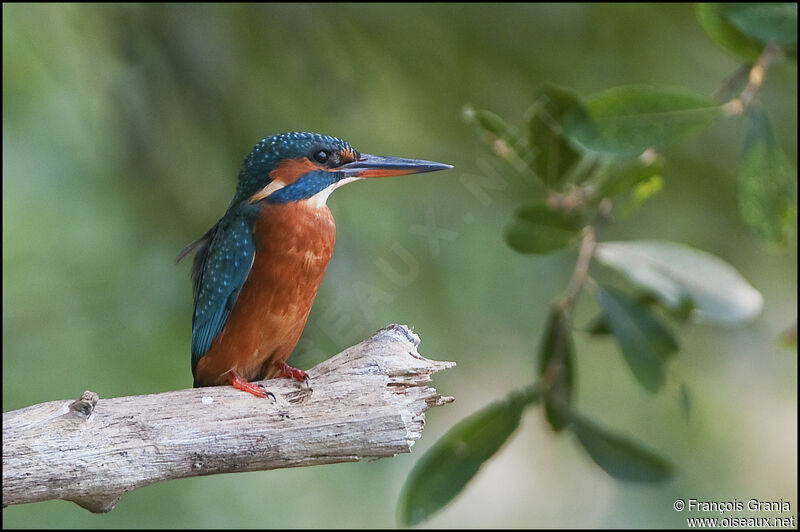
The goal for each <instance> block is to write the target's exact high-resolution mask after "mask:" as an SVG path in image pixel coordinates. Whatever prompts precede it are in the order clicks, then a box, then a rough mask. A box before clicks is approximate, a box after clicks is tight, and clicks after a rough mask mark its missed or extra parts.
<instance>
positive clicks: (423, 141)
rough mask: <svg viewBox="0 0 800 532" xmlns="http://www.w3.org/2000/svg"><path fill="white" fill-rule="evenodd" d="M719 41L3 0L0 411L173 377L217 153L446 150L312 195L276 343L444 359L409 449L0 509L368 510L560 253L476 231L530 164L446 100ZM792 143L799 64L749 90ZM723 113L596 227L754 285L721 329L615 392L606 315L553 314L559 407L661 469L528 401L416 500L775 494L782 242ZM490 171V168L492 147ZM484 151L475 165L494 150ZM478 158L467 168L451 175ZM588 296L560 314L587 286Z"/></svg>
mask: <svg viewBox="0 0 800 532" xmlns="http://www.w3.org/2000/svg"><path fill="white" fill-rule="evenodd" d="M737 66H738V63H737V61H736V60H735V59H734V58H733V57H731V56H729V55H728V54H727V53H726V52H725V51H724V50H722V49H720V48H718V47H717V46H716V45H715V44H713V43H712V42H711V41H710V40H709V39H708V38H707V36H706V35H705V34H704V32H703V30H702V29H701V28H700V26H699V24H698V23H697V21H696V20H695V15H694V11H693V8H692V6H690V5H646V6H643V5H633V4H625V5H576V4H570V5H480V4H470V5H263V6H254V5H245V6H243V5H230V6H228V5H226V6H216V5H196V6H190V5H180V6H178V5H121V6H103V5H81V6H76V5H49V6H48V5H35V6H34V5H9V4H4V5H3V410H4V411H9V410H13V409H17V408H21V407H24V406H27V405H31V404H34V403H41V402H44V401H50V400H55V399H71V398H77V397H78V396H79V395H80V394H81V392H83V391H84V390H85V389H91V390H93V391H95V392H97V393H99V394H100V397H101V398H102V397H112V396H122V395H134V394H146V393H157V392H162V391H166V390H174V389H180V388H185V387H189V386H191V371H190V363H189V344H190V321H191V307H192V299H191V286H190V282H189V279H188V270H189V261H186V262H184V263H181V264H180V265H178V266H175V264H174V259H175V256H176V254H177V252H178V250H180V249H181V247H183V245H184V244H186V243H187V242H189V241H191V240H193V239H194V238H196V237H198V236H200V235H201V234H203V232H205V230H206V229H208V227H210V226H211V225H212V224H213V223H214V222H215V221H216V220H217V219H218V218H219V216H221V215H222V213H223V212H224V210H225V208H226V207H227V205H228V202H229V201H230V198H231V197H232V195H233V190H234V186H235V179H236V176H237V173H238V170H239V165H240V163H241V161H242V159H243V158H244V156H245V155H246V154H247V153H248V152H249V151H250V149H251V148H252V146H253V145H254V144H255V143H256V142H257V141H258V140H259V139H261V138H263V137H265V136H268V135H272V134H275V133H280V132H284V131H316V132H321V133H325V134H330V135H335V136H339V137H342V138H344V139H346V140H348V141H349V142H351V143H352V144H353V145H354V146H355V147H356V148H357V149H359V150H361V151H363V152H368V153H375V154H382V155H399V156H407V157H415V158H423V159H431V160H437V161H442V162H446V163H450V164H453V165H455V169H454V170H451V171H449V172H446V173H445V172H442V173H437V174H425V175H419V176H409V177H404V178H396V179H387V180H380V181H374V182H362V183H357V184H354V185H351V186H348V187H346V188H344V189H342V190H339V191H337V192H336V193H335V194H334V195H333V196H332V198H331V199H330V201H329V205H330V207H331V210H332V211H333V213H334V216H335V217H336V221H337V226H338V242H337V248H336V253H335V254H334V258H333V260H332V262H331V265H330V267H329V269H328V274H327V276H326V279H325V282H324V283H323V286H322V289H321V291H320V294H319V296H318V298H317V301H316V304H315V307H314V310H313V311H312V313H311V318H310V320H309V323H308V326H307V328H306V331H305V334H304V338H303V340H302V341H301V343H300V344H299V345H298V350H297V351H296V354H295V356H294V358H293V359H292V360H293V361H294V362H295V365H298V366H300V367H304V368H307V367H310V366H311V365H313V364H315V363H316V362H318V361H320V360H322V359H324V358H326V357H328V356H330V355H332V354H334V353H336V352H338V351H340V350H342V349H343V348H345V347H347V346H349V345H352V344H354V343H357V342H358V341H360V340H362V339H363V338H365V337H366V336H368V335H369V334H371V333H372V332H373V331H374V330H375V329H377V328H379V327H381V326H384V325H386V324H387V323H391V322H399V323H406V324H409V325H413V326H415V327H416V332H417V333H419V334H420V336H421V338H422V344H421V346H420V350H421V352H422V353H423V354H425V355H426V356H428V357H430V358H435V359H445V360H454V361H457V363H458V366H457V367H456V368H455V369H453V370H450V371H448V372H446V373H445V374H441V375H439V376H437V377H436V378H435V381H434V382H435V385H436V386H437V387H438V388H439V389H440V390H441V391H442V392H443V393H446V394H450V395H454V396H455V397H456V402H455V403H453V404H451V405H448V406H446V407H443V408H439V409H436V410H435V411H432V412H430V413H429V414H428V423H427V428H426V430H425V433H424V434H423V437H422V439H421V440H420V441H419V442H418V443H417V444H416V445H415V446H414V451H413V453H412V454H411V455H403V456H398V457H396V458H393V459H384V460H380V461H376V462H370V463H357V464H342V465H335V466H323V467H314V468H305V469H294V470H282V471H272V472H258V473H245V474H235V475H218V476H212V477H203V478H193V479H184V480H178V481H169V482H164V483H159V484H156V485H153V486H150V487H146V488H142V489H138V490H135V491H134V492H131V493H129V494H126V495H125V496H124V497H123V498H122V499H121V501H120V503H119V505H118V506H117V508H116V509H114V510H113V511H112V512H111V513H110V514H107V515H93V514H90V513H89V512H87V511H86V510H83V509H81V508H79V507H78V506H76V505H75V504H73V503H68V502H65V501H50V502H46V503H38V504H33V505H23V506H17V507H9V508H6V509H5V510H3V525H4V526H6V527H78V528H93V527H97V528H115V527H156V528H158V527H165V528H169V527H391V526H395V525H396V523H397V519H396V518H397V514H396V503H397V500H398V496H399V493H400V489H401V486H402V484H403V482H404V480H405V478H406V476H407V474H408V472H409V470H410V468H411V467H412V466H413V464H414V462H415V461H416V460H417V459H418V458H419V456H421V452H423V451H424V450H425V449H427V448H428V447H429V446H430V445H431V444H432V443H433V442H434V441H436V439H437V438H438V437H439V436H441V435H442V434H443V433H444V432H445V431H446V430H447V429H448V428H449V427H451V426H452V425H453V424H455V423H456V422H457V421H458V420H460V419H462V418H463V417H465V416H466V415H468V414H469V413H471V412H473V411H475V410H477V409H478V408H480V407H481V406H484V405H485V404H487V403H489V402H491V401H492V400H494V399H496V398H499V397H501V396H503V395H505V394H506V393H507V392H508V391H509V390H511V389H512V388H513V387H516V386H521V385H524V384H527V383H528V382H530V381H531V379H532V378H533V377H534V374H535V363H534V358H535V353H536V345H537V343H538V341H539V336H540V333H541V329H542V327H543V326H544V321H545V317H546V313H547V311H548V306H549V302H550V301H551V300H552V299H553V298H554V297H556V296H557V295H558V294H559V293H560V292H562V291H563V289H564V287H565V286H566V283H567V280H568V278H569V274H570V272H571V268H572V265H573V264H574V260H575V256H574V252H561V253H558V254H556V255H552V256H543V257H529V256H522V255H518V254H516V253H514V252H513V251H512V250H511V249H510V248H508V246H507V245H506V244H505V243H504V242H503V239H502V237H501V233H502V228H503V226H504V225H505V223H506V222H507V221H508V219H509V217H510V214H511V212H512V210H513V209H514V207H516V206H517V205H518V204H519V203H521V201H522V200H524V199H529V197H530V194H531V192H530V191H531V188H530V186H529V185H528V184H526V183H525V182H524V181H522V180H520V179H519V178H517V177H516V176H515V175H514V174H513V172H511V171H510V170H508V169H507V168H503V167H502V166H498V165H496V164H495V163H494V162H493V161H492V160H491V157H490V156H489V155H488V153H487V151H486V149H485V148H484V146H483V145H482V144H481V142H480V139H479V138H478V136H477V135H475V132H474V131H473V130H472V129H471V128H470V127H468V126H466V125H465V124H464V123H463V121H462V119H461V117H460V109H461V108H462V106H463V105H464V104H467V103H469V104H472V105H474V106H476V107H477V108H485V109H490V110H492V111H494V112H497V113H498V114H500V115H501V116H504V117H505V118H506V119H507V120H509V121H510V122H512V123H514V124H516V125H518V126H521V125H522V124H523V120H522V113H523V112H524V110H525V109H526V108H527V107H528V105H530V103H531V98H532V94H533V92H534V89H535V88H536V87H537V86H539V85H540V84H542V83H545V82H550V83H555V84H559V85H565V86H568V87H571V88H573V89H575V90H577V91H578V92H579V93H582V94H590V93H592V92H596V91H599V90H602V89H604V88H607V87H612V86H617V85H622V84H628V83H649V84H657V85H678V86H685V87H687V88H690V89H693V90H695V91H698V92H703V93H707V94H710V93H712V92H713V91H714V90H715V89H716V88H718V87H719V85H720V84H721V83H722V81H723V80H724V79H725V78H726V77H727V76H728V75H729V74H731V73H732V72H733V71H734V70H735V69H736V68H737ZM761 98H762V101H763V103H764V107H765V108H766V111H767V113H768V114H769V116H770V119H771V121H772V124H773V127H774V129H775V132H776V136H777V138H778V141H779V143H780V144H781V145H782V147H783V148H784V149H785V150H786V151H787V153H788V154H789V157H790V160H791V161H792V164H793V165H794V167H795V168H796V167H797V150H796V146H795V142H796V138H797V137H796V131H797V103H796V98H797V70H796V65H795V63H791V62H784V63H780V64H777V65H775V66H774V67H772V68H770V70H769V72H768V76H767V81H766V84H765V86H764V89H763V91H762V94H761ZM743 129H744V122H743V121H741V120H729V121H723V123H722V124H720V125H718V126H716V127H714V128H713V129H712V130H711V131H709V132H707V133H704V134H702V135H700V136H698V137H694V138H693V139H692V140H691V141H690V142H687V143H683V144H680V145H679V146H677V147H675V148H672V149H670V150H667V152H666V154H665V155H666V160H667V167H666V172H665V175H664V178H665V188H664V190H663V192H662V193H661V194H660V195H659V196H657V197H656V198H655V199H654V200H652V201H650V202H648V203H647V204H646V206H645V207H644V208H643V209H642V210H641V211H639V212H638V213H637V214H636V215H635V216H634V217H632V218H631V219H629V220H627V221H626V222H623V223H620V224H617V225H614V226H613V227H611V228H609V229H608V230H606V231H604V232H603V233H601V235H600V238H601V239H604V240H609V239H633V238H657V239H670V240H675V241H678V242H682V243H686V244H689V245H691V246H694V247H697V248H700V249H704V250H707V251H710V252H712V253H715V254H717V255H719V256H720V257H722V258H723V259H725V260H726V261H728V262H730V263H731V264H732V265H734V266H735V267H736V268H737V269H738V270H739V271H740V272H742V274H743V275H744V276H745V277H746V278H747V279H748V280H749V281H750V282H751V283H752V284H753V285H754V286H755V287H756V288H757V289H758V290H760V291H761V292H762V293H763V295H764V297H765V307H764V311H763V313H762V315H761V316H760V317H759V318H758V319H757V320H756V321H754V322H753V323H751V324H749V325H748V326H747V327H744V328H740V329H723V328H719V327H712V326H703V325H693V326H691V327H689V328H688V329H687V330H685V331H683V332H682V334H681V335H680V339H681V343H682V350H681V352H680V353H679V355H678V356H677V357H676V359H675V360H674V361H673V362H672V363H671V365H670V368H671V371H672V372H673V373H674V376H675V382H678V381H685V382H687V383H688V385H689V387H690V389H691V391H692V398H693V400H692V416H691V418H690V420H689V421H688V422H686V421H684V419H683V418H682V416H681V414H680V407H679V401H678V389H677V386H676V385H673V386H668V387H667V388H666V389H665V390H663V391H662V392H661V393H659V394H657V395H654V396H653V395H649V394H646V393H644V392H643V391H641V389H640V388H639V387H638V385H637V384H636V383H635V381H634V379H633V376H632V375H631V373H630V371H629V369H628V368H627V367H626V366H625V365H624V363H623V362H622V358H621V356H620V355H619V353H618V350H617V346H616V345H615V344H614V343H613V341H611V340H601V341H597V340H590V339H588V338H586V337H585V336H582V335H578V336H576V351H577V360H578V385H577V394H578V395H577V405H578V408H579V409H580V410H581V411H582V412H584V413H586V414H587V415H589V416H591V417H592V418H593V419H595V420H597V421H598V422H599V423H601V424H603V425H604V426H607V427H610V428H613V429H615V430H616V431H618V432H621V433H624V434H627V435H629V436H631V437H634V438H636V439H637V440H639V441H641V442H642V443H643V444H644V445H646V446H648V447H650V448H652V449H654V450H656V451H658V452H659V453H661V454H663V455H665V456H667V457H669V458H670V459H671V460H672V461H673V462H674V463H675V464H676V465H677V467H678V473H677V475H676V476H675V478H674V479H673V480H671V481H670V482H668V483H665V484H660V485H657V486H655V487H653V486H646V487H642V486H641V485H635V484H634V485H628V484H620V483H617V482H615V481H613V480H611V479H610V477H608V476H607V475H606V474H605V473H604V472H603V471H602V470H600V469H599V468H597V467H596V466H595V465H594V464H592V463H591V461H590V459H589V458H588V457H587V456H586V455H585V454H584V453H583V452H582V451H581V450H580V449H579V448H578V447H577V446H576V445H575V442H574V441H573V440H572V439H571V436H569V435H565V436H561V437H558V436H555V435H554V434H553V433H552V432H551V431H550V430H549V427H548V426H547V424H546V422H545V421H544V420H543V418H542V416H541V409H532V410H531V411H530V412H529V413H528V414H526V416H525V419H524V422H523V425H522V427H521V429H520V430H519V432H518V433H517V434H516V436H515V437H514V438H513V440H512V441H511V442H510V443H509V444H508V445H507V446H506V447H505V448H504V449H503V450H502V451H501V452H500V453H499V454H498V455H497V456H496V457H495V458H494V459H493V460H491V461H490V462H489V463H488V464H487V465H486V466H485V467H484V469H482V470H481V472H480V473H479V474H478V476H477V477H476V478H475V479H474V481H473V482H472V483H471V484H470V485H469V486H468V488H467V489H466V490H465V492H464V493H462V494H461V496H460V497H459V498H457V499H456V500H455V501H454V502H453V503H452V504H451V505H450V506H448V507H447V508H446V509H444V510H443V511H442V512H440V513H439V514H437V515H436V516H435V517H434V518H433V519H431V520H430V521H428V522H427V523H426V524H425V526H435V527H464V526H466V527H561V526H570V527H611V526H616V527H620V526H621V527H672V526H677V527H681V526H685V521H684V516H683V515H682V514H679V513H677V512H675V511H674V510H673V509H672V502H673V501H674V500H675V499H676V498H683V499H688V498H698V499H701V500H716V501H726V500H732V499H733V498H737V499H738V500H748V499H750V498H758V499H760V500H777V499H778V498H783V499H784V500H789V501H791V504H792V513H793V514H796V503H797V357H796V354H795V352H794V351H793V350H786V349H784V348H781V347H780V345H779V340H778V338H779V336H780V334H781V333H782V332H783V331H785V330H786V329H788V328H789V327H790V326H791V325H792V324H793V323H794V322H795V320H796V306H797V300H796V295H795V294H796V291H797V246H796V237H795V240H794V243H793V244H792V246H791V248H790V251H788V252H784V253H780V254H778V253H773V252H771V251H770V250H769V249H767V247H766V246H765V245H764V244H763V243H762V242H761V241H759V240H758V239H757V238H755V237H754V236H752V235H751V233H750V232H749V231H748V230H747V228H746V227H744V225H743V223H742V221H741V218H740V216H739V213H738V208H737V204H736V170H737V164H738V157H739V154H740V152H741V145H742V142H743ZM493 168H494V169H496V170H493ZM495 171H496V172H497V174H496V175H494V177H492V175H493V174H492V172H495ZM490 178H491V180H493V182H494V183H495V186H494V188H491V187H485V188H483V189H481V191H480V192H479V193H476V191H475V188H474V187H470V186H468V185H469V183H474V182H476V181H477V182H484V183H487V182H489V181H487V180H490ZM596 310H597V309H596V305H595V303H594V302H593V301H592V300H591V298H589V297H583V298H582V299H581V301H580V303H579V307H578V314H577V319H576V323H577V324H578V325H581V324H585V323H586V321H587V320H588V319H589V318H590V317H591V316H592V315H594V313H595V312H596Z"/></svg>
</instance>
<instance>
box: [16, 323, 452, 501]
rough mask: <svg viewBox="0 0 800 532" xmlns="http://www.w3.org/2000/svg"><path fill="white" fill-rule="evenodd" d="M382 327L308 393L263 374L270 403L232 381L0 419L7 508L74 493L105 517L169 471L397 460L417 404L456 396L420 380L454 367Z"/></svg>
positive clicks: (323, 368)
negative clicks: (270, 394) (128, 495)
mask: <svg viewBox="0 0 800 532" xmlns="http://www.w3.org/2000/svg"><path fill="white" fill-rule="evenodd" d="M418 345H419V337H418V336H417V335H415V334H414V333H412V332H411V331H410V330H409V329H408V328H406V327H405V326H401V325H390V326H389V327H386V328H384V329H381V330H379V331H378V332H377V333H375V334H374V335H373V336H372V337H371V338H369V339H367V340H365V341H363V342H361V343H360V344H358V345H355V346H353V347H351V348H349V349H346V350H345V351H343V352H341V353H339V354H338V355H336V356H334V357H333V358H331V359H329V360H327V361H325V362H323V363H321V364H319V365H318V366H316V367H314V368H312V369H311V370H309V371H308V373H309V376H310V377H311V384H312V386H313V389H312V390H309V389H306V388H304V387H303V385H302V384H300V383H298V382H296V381H289V380H287V379H274V380H271V381H267V382H266V383H265V386H266V387H267V389H268V390H270V391H271V392H273V393H274V394H275V398H276V399H275V401H272V400H270V399H259V398H257V397H255V396H253V395H250V394H247V393H244V392H241V391H238V390H235V389H233V388H232V387H229V386H220V387H214V388H197V389H189V390H180V391H175V392H167V393H161V394H155V395H141V396H133V397H117V398H112V399H98V397H97V394H94V393H92V392H85V393H84V395H83V396H82V397H81V398H80V399H79V400H77V401H52V402H49V403H43V404H39V405H34V406H30V407H27V408H23V409H21V410H15V411H13V412H7V413H4V414H3V506H4V507H5V506H8V505H11V504H21V503H29V502H37V501H45V500H50V499H66V500H71V501H73V502H75V503H77V504H79V505H81V506H83V507H84V508H87V509H89V510H91V511H93V512H108V511H110V510H111V509H112V508H113V507H114V505H115V504H116V503H117V501H118V500H119V498H120V496H121V495H122V494H124V493H126V492H128V491H131V490H133V489H135V488H138V487H142V486H147V485H149V484H153V483H155V482H159V481H162V480H167V479H173V478H184V477H192V476H198V475H213V474H217V473H230V472H238V471H259V470H267V469H276V468H283V467H298V466H308V465H318V464H332V463H338V462H353V461H357V460H360V459H362V458H366V457H378V458H380V457H386V456H394V455H396V454H398V453H407V452H410V451H411V446H412V445H413V444H414V442H415V441H416V440H417V439H418V438H419V437H420V436H421V434H422V429H423V426H424V424H425V411H426V410H427V409H428V408H430V407H432V406H439V405H442V404H445V403H449V402H450V401H452V400H453V398H452V397H446V396H442V395H440V394H439V393H438V392H437V391H436V390H435V389H433V388H430V387H427V386H423V384H424V383H427V382H430V377H431V374H432V373H434V372H436V371H440V370H443V369H447V368H450V367H452V366H454V365H455V364H454V363H453V362H436V361H432V360H428V359H426V358H424V357H422V356H420V355H419V353H418V352H417V346H418Z"/></svg>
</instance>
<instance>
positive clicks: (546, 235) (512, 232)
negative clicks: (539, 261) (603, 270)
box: [504, 201, 583, 253]
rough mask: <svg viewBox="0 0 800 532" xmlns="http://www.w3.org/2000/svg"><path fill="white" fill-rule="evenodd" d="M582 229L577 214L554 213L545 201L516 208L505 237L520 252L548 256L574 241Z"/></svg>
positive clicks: (581, 222) (580, 219) (559, 211)
mask: <svg viewBox="0 0 800 532" xmlns="http://www.w3.org/2000/svg"><path fill="white" fill-rule="evenodd" d="M582 228H583V221H582V218H581V216H580V214H578V213H576V212H569V213H568V212H564V211H561V210H558V211H554V210H550V208H548V206H547V204H546V203H545V202H544V201H536V202H533V203H529V204H527V205H524V206H522V207H520V208H519V209H517V210H516V211H515V212H514V216H513V218H512V219H511V223H509V225H508V226H507V227H506V229H505V232H504V237H505V239H506V242H507V243H508V245H509V246H511V248H512V249H514V250H515V251H518V252H520V253H550V252H551V251H556V250H559V249H562V248H565V247H567V246H569V245H570V244H572V243H573V242H575V241H577V239H578V237H579V236H580V233H581V229H582Z"/></svg>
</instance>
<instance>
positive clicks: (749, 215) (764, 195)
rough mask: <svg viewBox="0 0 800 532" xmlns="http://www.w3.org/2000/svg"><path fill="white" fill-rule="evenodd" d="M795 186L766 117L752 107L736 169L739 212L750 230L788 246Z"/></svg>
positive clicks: (793, 173)
mask: <svg viewBox="0 0 800 532" xmlns="http://www.w3.org/2000/svg"><path fill="white" fill-rule="evenodd" d="M795 182H796V176H795V172H794V170H792V166H791V163H789V159H788V158H787V157H786V154H785V153H784V152H783V150H781V148H780V146H778V144H777V143H776V142H775V137H774V135H773V134H772V128H770V125H769V121H768V120H767V116H766V115H765V114H764V112H763V111H762V110H761V109H759V108H758V107H751V108H750V109H749V111H748V113H747V136H746V138H745V142H744V151H743V153H742V164H741V168H740V169H739V210H740V211H741V213H742V219H744V221H745V222H746V223H747V224H748V225H749V226H750V227H751V228H752V229H753V230H755V231H756V232H757V233H758V234H760V235H761V236H762V237H763V238H764V239H766V240H767V241H768V242H770V243H772V244H776V245H778V246H786V245H788V243H789V237H790V235H791V230H792V228H793V227H794V225H795V216H796V215H797V205H796V203H795V195H796V190H795Z"/></svg>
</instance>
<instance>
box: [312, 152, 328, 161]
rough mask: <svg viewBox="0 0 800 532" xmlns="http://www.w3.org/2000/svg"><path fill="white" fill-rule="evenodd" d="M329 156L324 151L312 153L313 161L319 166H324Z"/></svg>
mask: <svg viewBox="0 0 800 532" xmlns="http://www.w3.org/2000/svg"><path fill="white" fill-rule="evenodd" d="M329 156H330V154H329V153H328V152H326V151H325V150H319V151H318V152H315V153H314V160H315V161H317V162H318V163H320V164H325V163H327V162H328V157H329Z"/></svg>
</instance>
